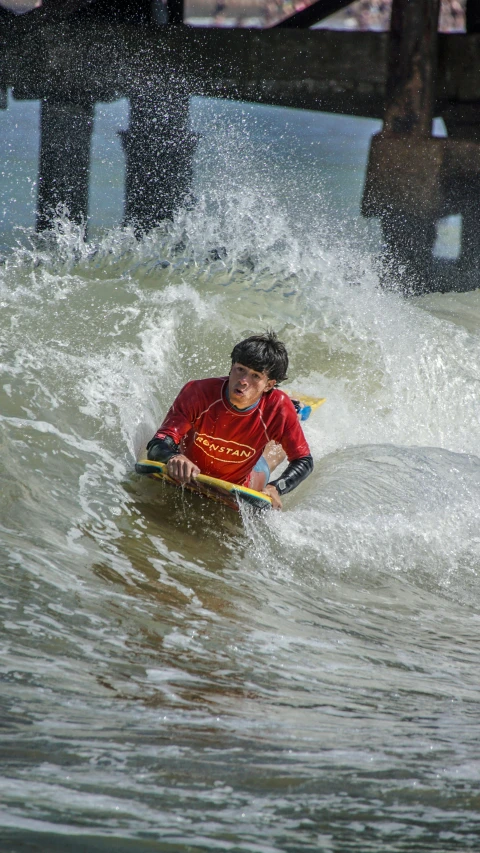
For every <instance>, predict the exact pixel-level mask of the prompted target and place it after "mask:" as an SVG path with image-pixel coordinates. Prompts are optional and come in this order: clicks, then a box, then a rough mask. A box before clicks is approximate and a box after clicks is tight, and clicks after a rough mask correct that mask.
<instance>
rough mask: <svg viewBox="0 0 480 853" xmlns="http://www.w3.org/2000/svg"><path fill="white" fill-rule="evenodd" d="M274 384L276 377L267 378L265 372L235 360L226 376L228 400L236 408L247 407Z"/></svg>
mask: <svg viewBox="0 0 480 853" xmlns="http://www.w3.org/2000/svg"><path fill="white" fill-rule="evenodd" d="M276 384H277V381H276V379H269V378H268V374H267V373H259V371H258V370H251V369H250V368H249V367H245V365H244V364H240V363H239V362H238V361H236V362H235V363H234V364H232V369H231V371H230V376H229V377H228V394H229V397H230V402H231V403H233V405H234V406H236V407H237V409H248V407H249V406H253V405H254V403H257V402H258V400H259V399H260V397H261V396H262V394H264V393H265V392H266V391H270V390H271V389H272V388H273V387H274V385H276Z"/></svg>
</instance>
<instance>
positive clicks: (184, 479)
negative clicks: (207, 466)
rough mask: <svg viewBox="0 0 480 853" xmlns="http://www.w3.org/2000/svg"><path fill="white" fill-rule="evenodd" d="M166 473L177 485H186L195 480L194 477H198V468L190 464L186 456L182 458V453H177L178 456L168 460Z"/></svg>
mask: <svg viewBox="0 0 480 853" xmlns="http://www.w3.org/2000/svg"><path fill="white" fill-rule="evenodd" d="M167 472H168V476H169V477H171V478H172V480H178V482H179V483H188V482H190V481H193V480H195V477H198V475H199V474H200V468H198V467H197V466H196V465H195V464H194V463H193V462H191V461H190V459H187V457H186V456H183V454H182V453H179V454H178V456H172V458H171V459H169V460H168V462H167Z"/></svg>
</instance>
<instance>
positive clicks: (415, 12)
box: [362, 0, 444, 290]
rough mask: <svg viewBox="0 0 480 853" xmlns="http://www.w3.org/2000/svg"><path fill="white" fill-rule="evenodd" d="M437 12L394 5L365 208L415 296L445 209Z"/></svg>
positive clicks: (428, 2) (424, 2)
mask: <svg viewBox="0 0 480 853" xmlns="http://www.w3.org/2000/svg"><path fill="white" fill-rule="evenodd" d="M439 6H440V2H439V0H415V2H411V0H393V4H392V21H391V31H390V39H389V60H388V76H387V87H386V108H385V115H384V125H383V130H382V131H381V133H379V134H377V135H376V136H375V137H374V138H373V140H372V144H371V148H370V156H369V162H368V169H367V176H366V183H365V190H364V196H363V203H362V212H363V214H364V215H365V216H378V217H380V220H381V223H382V229H383V233H384V238H385V248H386V256H387V259H388V260H389V261H390V262H391V263H392V264H393V266H394V267H395V269H396V271H397V273H401V275H402V277H403V280H404V282H405V287H406V288H408V289H413V290H422V289H424V288H425V287H428V282H429V280H430V277H431V263H432V249H433V245H434V241H435V235H436V220H437V219H438V217H439V215H440V213H441V207H442V192H441V173H442V165H443V158H444V150H443V147H442V140H435V139H433V138H432V121H433V112H434V104H435V75H436V65H437V29H438V16H439ZM438 143H440V144H438Z"/></svg>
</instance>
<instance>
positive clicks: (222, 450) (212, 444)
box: [195, 433, 255, 463]
mask: <svg viewBox="0 0 480 853" xmlns="http://www.w3.org/2000/svg"><path fill="white" fill-rule="evenodd" d="M195 444H196V445H197V447H200V448H201V449H202V450H203V452H204V453H206V454H207V456H210V457H211V458H212V459H217V460H218V461H219V462H227V461H228V462H234V463H235V462H236V463H239V462H245V460H246V459H250V457H251V456H254V454H255V450H254V449H253V447H249V446H248V444H238V443H237V442H236V441H223V440H222V439H221V438H214V437H213V436H211V435H205V434H204V433H198V434H197V435H196V436H195Z"/></svg>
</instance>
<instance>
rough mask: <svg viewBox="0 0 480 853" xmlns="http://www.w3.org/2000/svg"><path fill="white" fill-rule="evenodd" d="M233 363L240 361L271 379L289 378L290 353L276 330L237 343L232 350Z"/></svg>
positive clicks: (281, 379) (281, 380) (278, 380)
mask: <svg viewBox="0 0 480 853" xmlns="http://www.w3.org/2000/svg"><path fill="white" fill-rule="evenodd" d="M231 358H232V364H235V362H239V363H240V364H243V365H245V367H248V368H250V370H257V371H258V372H259V373H266V374H267V376H268V378H269V379H275V380H276V381H277V382H283V380H284V379H286V378H287V370H288V354H287V348H286V346H285V344H282V342H281V341H279V340H278V338H277V336H276V334H275V332H272V331H267V332H265V334H263V335H252V336H251V337H250V338H245V340H244V341H240V343H238V344H236V345H235V346H234V348H233V350H232V355H231Z"/></svg>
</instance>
